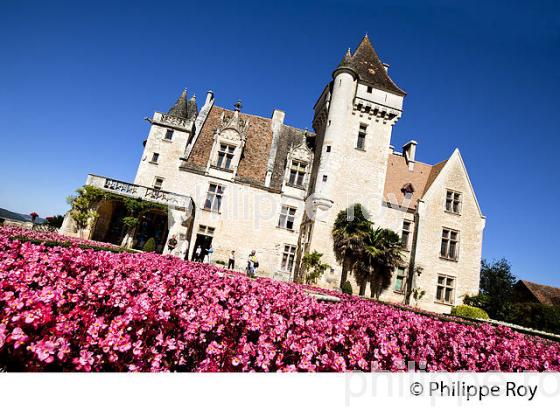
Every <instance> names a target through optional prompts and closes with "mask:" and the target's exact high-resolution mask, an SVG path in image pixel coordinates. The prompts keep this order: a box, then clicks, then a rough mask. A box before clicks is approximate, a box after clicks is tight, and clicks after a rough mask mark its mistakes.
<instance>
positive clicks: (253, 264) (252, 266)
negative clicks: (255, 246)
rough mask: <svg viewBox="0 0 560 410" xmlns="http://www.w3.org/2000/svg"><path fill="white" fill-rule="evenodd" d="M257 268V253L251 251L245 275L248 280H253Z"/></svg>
mask: <svg viewBox="0 0 560 410" xmlns="http://www.w3.org/2000/svg"><path fill="white" fill-rule="evenodd" d="M258 267H259V261H258V260H257V252H256V251H254V250H252V251H251V253H250V254H249V258H248V259H247V275H248V276H249V277H250V278H254V277H255V276H256V273H257V268H258Z"/></svg>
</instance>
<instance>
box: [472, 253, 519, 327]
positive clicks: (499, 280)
mask: <svg viewBox="0 0 560 410" xmlns="http://www.w3.org/2000/svg"><path fill="white" fill-rule="evenodd" d="M516 282H517V278H516V277H515V275H514V274H513V273H512V272H511V265H510V263H509V262H508V261H507V260H506V259H500V260H498V261H494V262H492V263H488V262H487V261H486V260H482V263H481V268H480V294H481V295H483V296H485V297H486V298H485V299H486V301H487V302H486V303H487V304H488V305H487V306H485V310H486V311H487V312H488V314H489V315H490V317H492V318H494V319H501V318H504V317H505V316H507V312H508V310H509V305H510V303H511V300H512V295H513V285H515V283H516Z"/></svg>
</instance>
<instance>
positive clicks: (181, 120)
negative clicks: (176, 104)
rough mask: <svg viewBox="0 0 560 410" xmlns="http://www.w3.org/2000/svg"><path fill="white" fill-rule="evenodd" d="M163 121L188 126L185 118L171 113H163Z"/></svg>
mask: <svg viewBox="0 0 560 410" xmlns="http://www.w3.org/2000/svg"><path fill="white" fill-rule="evenodd" d="M161 121H162V122H164V123H166V124H169V125H174V126H176V127H183V128H185V127H186V126H187V120H186V119H185V118H179V117H175V116H174V115H169V114H161Z"/></svg>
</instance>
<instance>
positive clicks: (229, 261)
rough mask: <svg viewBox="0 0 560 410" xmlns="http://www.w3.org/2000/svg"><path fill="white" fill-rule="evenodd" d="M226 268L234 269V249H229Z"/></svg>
mask: <svg viewBox="0 0 560 410" xmlns="http://www.w3.org/2000/svg"><path fill="white" fill-rule="evenodd" d="M227 268H228V269H232V270H233V269H235V251H231V253H230V254H229V260H228V265H227Z"/></svg>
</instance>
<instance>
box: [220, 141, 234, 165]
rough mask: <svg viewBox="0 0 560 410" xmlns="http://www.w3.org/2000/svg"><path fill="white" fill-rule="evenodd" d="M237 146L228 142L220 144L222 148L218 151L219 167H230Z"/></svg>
mask: <svg viewBox="0 0 560 410" xmlns="http://www.w3.org/2000/svg"><path fill="white" fill-rule="evenodd" d="M234 151H235V147H234V146H232V145H227V144H220V150H219V151H218V163H217V164H216V166H217V167H218V168H223V169H230V168H231V162H232V161H233V153H234Z"/></svg>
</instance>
